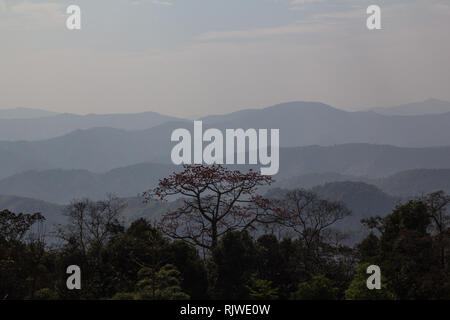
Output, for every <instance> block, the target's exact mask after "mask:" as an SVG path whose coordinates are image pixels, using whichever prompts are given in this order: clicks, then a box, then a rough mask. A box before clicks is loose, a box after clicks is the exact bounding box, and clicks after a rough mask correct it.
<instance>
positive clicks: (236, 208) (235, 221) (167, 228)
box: [144, 165, 272, 250]
mask: <svg viewBox="0 0 450 320" xmlns="http://www.w3.org/2000/svg"><path fill="white" fill-rule="evenodd" d="M271 182H272V178H271V177H269V176H263V175H261V174H259V173H257V172H254V171H252V170H250V171H249V172H247V173H242V172H240V171H238V170H235V171H232V170H228V169H226V168H225V167H223V166H221V165H212V166H204V165H185V166H184V170H183V171H182V172H180V173H174V174H172V175H170V176H169V177H168V178H165V179H162V180H160V181H159V185H158V186H157V187H156V188H154V189H152V190H150V191H148V192H146V193H144V196H145V197H146V199H147V200H151V199H155V198H157V199H167V198H169V197H171V196H178V197H182V198H183V205H182V206H181V207H180V208H178V209H177V210H175V211H173V212H168V213H166V214H164V216H163V217H162V220H161V222H160V227H161V230H162V231H163V232H164V233H165V234H167V235H168V236H170V237H171V238H174V239H179V240H183V241H186V242H189V243H191V244H194V245H196V246H200V247H202V248H205V249H208V250H211V249H214V248H215V247H216V246H217V243H218V241H219V239H220V237H221V236H223V235H224V234H226V233H227V232H229V231H235V230H246V229H248V228H250V227H252V226H253V225H254V224H255V223H256V222H258V221H260V218H261V216H262V215H263V214H264V213H265V212H266V210H267V207H268V206H267V201H268V200H267V199H263V198H262V197H261V196H258V195H256V193H255V192H256V190H257V188H258V187H259V186H264V185H269V184H270V183H271Z"/></svg>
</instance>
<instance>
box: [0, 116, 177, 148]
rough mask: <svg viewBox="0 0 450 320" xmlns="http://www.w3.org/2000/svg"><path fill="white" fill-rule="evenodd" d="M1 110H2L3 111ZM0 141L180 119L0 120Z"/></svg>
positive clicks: (140, 126) (135, 127)
mask: <svg viewBox="0 0 450 320" xmlns="http://www.w3.org/2000/svg"><path fill="white" fill-rule="evenodd" d="M3 111H4V110H3ZM1 114H2V110H0V140H3V141H19V140H26V141H37V140H45V139H51V138H55V137H59V136H63V135H66V134H69V133H71V132H73V131H76V130H85V129H92V128H98V127H108V128H113V129H122V130H129V131H135V130H144V129H149V128H152V127H154V126H158V125H160V124H163V123H166V122H168V121H177V120H181V119H179V118H175V117H171V116H166V115H162V114H159V113H156V112H143V113H134V114H101V115H99V114H88V115H76V114H69V113H64V114H56V113H55V114H49V115H47V116H41V117H34V118H25V117H22V118H8V119H4V118H2V117H1Z"/></svg>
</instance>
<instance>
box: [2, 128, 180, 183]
mask: <svg viewBox="0 0 450 320" xmlns="http://www.w3.org/2000/svg"><path fill="white" fill-rule="evenodd" d="M188 123H189V122H169V123H166V124H165V125H163V126H162V125H160V126H156V127H154V128H150V129H147V130H139V131H125V130H122V129H113V128H93V129H88V130H76V131H74V132H72V133H70V134H67V135H64V136H61V137H57V138H52V139H48V140H42V141H18V142H13V141H3V142H0V178H4V177H7V176H10V175H13V174H17V173H20V172H23V171H26V170H42V169H56V168H58V169H84V170H89V171H93V172H106V171H108V170H112V169H114V168H118V167H123V166H130V165H134V164H137V163H142V162H148V161H151V160H154V159H163V160H164V161H165V162H168V161H169V160H170V149H171V143H170V135H171V133H172V131H173V130H174V129H176V128H179V127H183V126H186V125H187V124H188ZM15 161H17V162H18V165H17V167H15V166H14V162H15Z"/></svg>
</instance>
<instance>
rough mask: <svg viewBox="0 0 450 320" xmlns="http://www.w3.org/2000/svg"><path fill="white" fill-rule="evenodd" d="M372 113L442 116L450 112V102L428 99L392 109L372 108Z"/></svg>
mask: <svg viewBox="0 0 450 320" xmlns="http://www.w3.org/2000/svg"><path fill="white" fill-rule="evenodd" d="M371 110H372V111H374V112H376V113H379V114H383V115H388V116H393V115H396V116H420V115H426V114H442V113H447V112H450V102H448V101H442V100H438V99H428V100H425V101H421V102H413V103H408V104H403V105H399V106H392V107H379V108H372V109H371Z"/></svg>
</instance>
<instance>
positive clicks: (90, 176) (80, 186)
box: [0, 163, 176, 204]
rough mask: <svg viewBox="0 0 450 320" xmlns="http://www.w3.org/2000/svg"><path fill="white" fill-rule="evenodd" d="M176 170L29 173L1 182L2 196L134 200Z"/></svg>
mask: <svg viewBox="0 0 450 320" xmlns="http://www.w3.org/2000/svg"><path fill="white" fill-rule="evenodd" d="M175 170H176V168H175V167H174V166H168V165H163V164H154V163H143V164H138V165H133V166H129V167H125V168H118V169H114V170H111V171H108V172H106V173H92V172H90V171H87V170H61V169H52V170H46V171H27V172H23V173H19V174H17V175H14V176H11V177H8V178H5V179H3V180H0V194H4V195H17V196H21V197H30V198H35V199H41V200H45V201H48V202H54V203H58V204H67V203H69V202H70V201H71V200H72V199H81V198H90V199H93V200H100V199H104V198H105V197H106V196H107V195H108V194H114V195H117V196H120V197H132V196H137V195H139V194H142V192H143V191H146V190H147V189H149V188H151V187H154V186H155V185H156V183H158V181H159V179H162V178H164V177H166V176H167V175H169V174H170V173H172V172H173V171H175Z"/></svg>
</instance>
